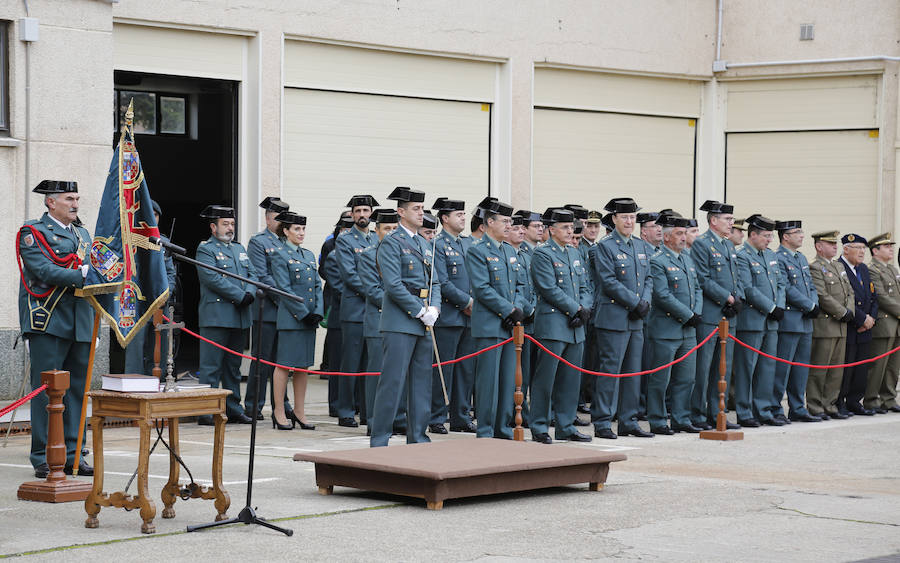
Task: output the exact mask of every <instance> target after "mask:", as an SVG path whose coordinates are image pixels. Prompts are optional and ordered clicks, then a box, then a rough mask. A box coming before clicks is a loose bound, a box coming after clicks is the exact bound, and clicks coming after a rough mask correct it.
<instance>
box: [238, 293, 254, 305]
mask: <svg viewBox="0 0 900 563" xmlns="http://www.w3.org/2000/svg"><path fill="white" fill-rule="evenodd" d="M251 303H253V294H252V293H250V292H249V291H248V292H247V293H245V294H244V298H243V299H241V302H240V303H238V307H241V308H243V307H246V306H248V305H250V304H251Z"/></svg>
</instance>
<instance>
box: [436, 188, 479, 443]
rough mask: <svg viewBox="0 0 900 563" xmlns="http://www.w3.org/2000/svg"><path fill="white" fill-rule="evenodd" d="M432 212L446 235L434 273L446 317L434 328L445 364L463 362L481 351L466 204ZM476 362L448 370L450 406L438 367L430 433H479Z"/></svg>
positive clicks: (443, 203)
mask: <svg viewBox="0 0 900 563" xmlns="http://www.w3.org/2000/svg"><path fill="white" fill-rule="evenodd" d="M432 207H433V209H434V212H435V213H437V218H438V221H440V222H441V231H440V232H439V233H438V234H437V238H436V239H435V252H434V271H435V272H436V273H437V277H438V279H439V280H440V281H441V300H442V301H443V303H442V304H441V316H440V317H439V318H438V320H437V322H436V323H435V324H434V336H435V340H436V341H437V347H438V351H439V352H440V355H441V358H442V359H445V358H446V359H450V358H459V357H462V356H465V355H467V354H470V353H472V352H474V351H475V349H474V348H475V343H474V342H473V341H472V330H471V326H470V321H471V318H472V304H473V303H474V300H473V299H472V296H471V294H470V292H469V274H468V272H467V271H466V248H465V247H464V246H463V237H460V234H461V233H462V231H463V229H465V227H466V211H465V209H466V203H465V202H464V201H462V200H458V199H447V198H446V197H440V198H438V199H437V201H435V202H434V205H433V206H432ZM473 362H474V361H473V360H466V361H464V362H459V363H456V364H448V365H446V366H444V367H443V370H444V384H445V385H446V386H447V395H448V396H449V399H450V405H449V406H448V405H447V404H446V403H444V390H443V388H442V387H441V374H440V371H439V370H438V368H437V367H435V368H434V369H433V370H432V373H431V419H430V421H429V423H428V429H429V431H430V432H432V433H437V434H446V433H447V429H446V428H445V427H444V423H445V422H447V420H448V419H449V421H450V430H453V431H454V432H473V433H474V432H475V423H473V422H472V417H471V415H470V414H469V411H471V410H472V400H471V397H472V387H473V386H474V385H475V372H474V370H473V367H474V366H473ZM448 409H449V411H448Z"/></svg>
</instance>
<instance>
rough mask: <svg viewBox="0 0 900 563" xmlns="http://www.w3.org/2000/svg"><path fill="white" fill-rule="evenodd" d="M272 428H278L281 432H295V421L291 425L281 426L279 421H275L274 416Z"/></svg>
mask: <svg viewBox="0 0 900 563" xmlns="http://www.w3.org/2000/svg"><path fill="white" fill-rule="evenodd" d="M272 428H277V429H279V430H293V429H294V421H293V420H292V421H291V423H290V424H281V423H280V422H278V421H277V420H275V415H274V414H273V415H272Z"/></svg>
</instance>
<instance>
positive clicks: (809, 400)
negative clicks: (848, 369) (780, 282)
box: [806, 231, 854, 420]
mask: <svg viewBox="0 0 900 563" xmlns="http://www.w3.org/2000/svg"><path fill="white" fill-rule="evenodd" d="M839 234H840V233H838V231H824V232H819V233H814V234H813V236H812V237H813V241H814V243H815V247H816V258H815V260H813V262H812V264H810V265H809V274H810V276H811V277H812V281H813V286H814V287H815V288H816V294H817V295H818V296H819V307H821V308H822V313H823V314H822V315H820V316H819V317H817V318H815V319H813V338H812V352H811V354H810V363H811V364H815V365H836V364H842V363H844V354H845V352H846V346H847V323H849V322H850V321H851V320H853V318H854V314H853V310H854V300H853V288H851V287H850V281H849V280H848V279H847V272H846V271H845V270H844V268H843V267H842V266H841V264H838V263H836V262H835V261H834V257H835V256H836V255H837V241H838V239H837V237H838V235H839ZM842 374H843V370H841V369H840V368H830V369H827V370H826V369H810V370H809V379H808V380H807V382H806V406H807V409H808V410H809V413H810V414H811V415H813V416H818V417H821V418H822V419H823V420H828V419H829V418H837V419H845V418H849V415H846V414H843V413H841V412H839V411H838V408H837V406H836V405H835V403H836V402H837V397H838V394H840V392H841V377H842Z"/></svg>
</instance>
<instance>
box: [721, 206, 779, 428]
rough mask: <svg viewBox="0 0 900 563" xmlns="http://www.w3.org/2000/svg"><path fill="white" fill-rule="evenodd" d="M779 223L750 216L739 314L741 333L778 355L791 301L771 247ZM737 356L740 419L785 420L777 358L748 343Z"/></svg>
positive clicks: (749, 424) (751, 423) (752, 422)
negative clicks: (779, 415) (778, 401)
mask: <svg viewBox="0 0 900 563" xmlns="http://www.w3.org/2000/svg"><path fill="white" fill-rule="evenodd" d="M774 229H775V221H772V220H771V219H769V218H767V217H763V216H762V215H759V214H755V215H751V216H750V217H748V218H747V242H745V243H744V244H743V245H741V247H740V248H739V249H738V250H737V264H738V283H739V284H740V287H741V291H742V292H743V294H744V305H745V306H744V309H743V310H742V311H741V312H740V314H739V315H738V322H737V325H738V327H737V336H738V338H739V339H740V340H741V341H743V342H746V343H747V344H749V345H751V346H753V347H754V348H756V349H757V350H762V351H763V352H765V353H766V354H770V355H773V356H774V355H775V353H776V352H777V351H778V322H779V321H780V320H781V319H783V318H784V306H785V298H784V293H785V287H784V286H785V284H784V280H783V279H782V277H781V270H780V268H779V267H778V258H777V257H776V256H775V253H774V252H773V251H771V250H769V248H768V246H769V243H770V242H772V238H773V236H772V231H773V230H774ZM734 356H735V357H734V373H733V374H732V384H733V387H734V401H735V410H736V411H737V419H738V424H740V425H741V426H743V427H744V428H758V427H759V425H760V424H765V425H768V426H784V425H785V423H784V422H782V421H780V420H778V419H776V418H775V417H774V416H773V415H772V409H773V408H774V407H775V405H774V402H773V398H774V395H775V392H774V389H775V385H774V377H775V365H774V364H775V360H771V359H769V358H766V357H763V356H760V355H758V354H757V353H756V352H753V351H751V350H748V349H746V348H744V347H743V346H742V347H740V348H739V349H738V350H737V351H736V352H735V354H734Z"/></svg>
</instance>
